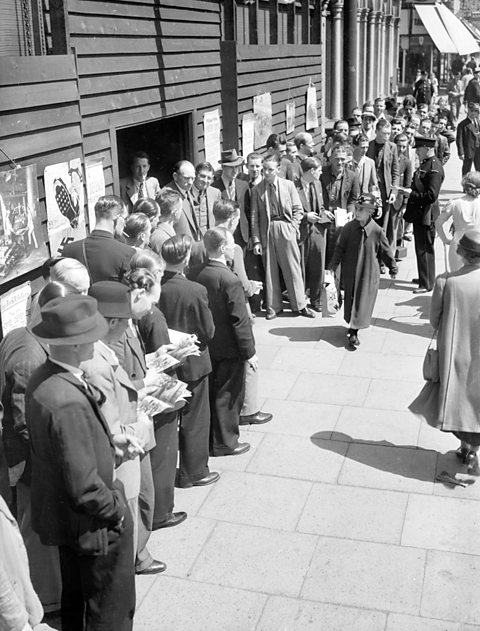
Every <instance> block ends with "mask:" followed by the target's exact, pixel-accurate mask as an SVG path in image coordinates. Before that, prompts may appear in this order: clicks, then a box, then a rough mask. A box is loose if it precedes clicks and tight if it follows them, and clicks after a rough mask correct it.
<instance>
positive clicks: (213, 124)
mask: <svg viewBox="0 0 480 631" xmlns="http://www.w3.org/2000/svg"><path fill="white" fill-rule="evenodd" d="M203 137H204V142H205V160H206V162H210V164H211V165H212V166H213V168H214V169H216V168H217V167H218V163H219V160H220V158H221V148H220V113H219V111H218V110H212V111H210V112H205V114H204V115H203Z"/></svg>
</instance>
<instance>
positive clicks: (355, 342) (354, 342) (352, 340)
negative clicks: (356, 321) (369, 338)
mask: <svg viewBox="0 0 480 631" xmlns="http://www.w3.org/2000/svg"><path fill="white" fill-rule="evenodd" d="M347 338H348V344H349V346H360V340H359V339H358V336H357V334H356V333H351V334H350V335H347Z"/></svg>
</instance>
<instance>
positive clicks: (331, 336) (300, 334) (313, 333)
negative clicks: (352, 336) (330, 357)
mask: <svg viewBox="0 0 480 631" xmlns="http://www.w3.org/2000/svg"><path fill="white" fill-rule="evenodd" d="M269 332H270V334H271V335H276V336H278V337H287V338H288V339H289V341H290V342H318V341H320V340H324V341H325V342H328V343H329V344H331V345H332V346H335V348H343V347H344V346H345V332H346V331H345V328H344V327H343V326H322V327H316V326H309V327H299V326H286V327H279V328H276V329H270V331H269Z"/></svg>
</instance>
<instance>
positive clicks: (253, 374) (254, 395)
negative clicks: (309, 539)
mask: <svg viewBox="0 0 480 631" xmlns="http://www.w3.org/2000/svg"><path fill="white" fill-rule="evenodd" d="M259 410H260V406H259V404H258V370H253V368H252V367H251V366H250V364H249V363H248V362H245V398H244V401H243V406H242V409H241V411H240V416H250V415H251V414H256V413H257V412H258V411H259Z"/></svg>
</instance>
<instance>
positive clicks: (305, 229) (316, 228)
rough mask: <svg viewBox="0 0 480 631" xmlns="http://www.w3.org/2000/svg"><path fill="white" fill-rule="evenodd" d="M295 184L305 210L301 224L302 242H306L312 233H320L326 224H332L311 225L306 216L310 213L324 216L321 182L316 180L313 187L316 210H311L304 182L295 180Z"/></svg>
mask: <svg viewBox="0 0 480 631" xmlns="http://www.w3.org/2000/svg"><path fill="white" fill-rule="evenodd" d="M294 184H295V188H296V189H297V191H298V196H299V198H300V202H301V203H302V207H303V210H304V211H305V214H304V215H303V217H302V221H301V222H300V241H304V240H305V239H306V237H307V235H308V234H309V232H310V231H312V232H320V226H325V225H326V224H330V223H331V222H330V221H323V222H321V223H318V224H312V223H309V222H308V221H307V218H306V214H307V213H309V212H318V214H319V215H320V216H322V214H323V210H324V206H323V194H322V185H321V184H320V182H319V181H318V180H315V181H314V182H313V185H314V187H315V197H316V203H315V207H314V208H311V203H310V200H309V199H308V198H307V196H306V195H305V191H304V189H303V185H302V180H301V179H300V178H298V179H297V180H295V182H294Z"/></svg>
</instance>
